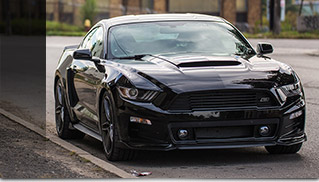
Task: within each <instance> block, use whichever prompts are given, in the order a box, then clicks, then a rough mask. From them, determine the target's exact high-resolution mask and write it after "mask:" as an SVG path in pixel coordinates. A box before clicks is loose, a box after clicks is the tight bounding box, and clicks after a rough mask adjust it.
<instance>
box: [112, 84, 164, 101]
mask: <svg viewBox="0 0 319 182" xmlns="http://www.w3.org/2000/svg"><path fill="white" fill-rule="evenodd" d="M117 90H118V91H119V93H120V95H121V96H122V97H124V98H126V99H131V100H138V101H144V102H149V101H152V100H153V99H154V98H155V97H156V95H157V93H158V92H156V91H152V90H142V89H137V88H133V87H132V88H128V87H123V86H117Z"/></svg>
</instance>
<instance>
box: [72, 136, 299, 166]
mask: <svg viewBox="0 0 319 182" xmlns="http://www.w3.org/2000/svg"><path fill="white" fill-rule="evenodd" d="M68 141H69V142H71V143H72V144H74V145H76V146H78V147H80V148H82V149H84V150H85V151H87V152H89V153H91V154H92V155H94V156H96V157H98V158H100V159H102V160H107V159H106V157H105V155H104V150H103V146H102V143H101V142H100V141H98V140H96V139H94V138H91V137H89V136H85V138H84V139H82V140H68ZM302 160H303V157H302V156H301V155H299V154H286V155H276V154H269V153H268V152H267V151H266V149H265V148H264V147H249V148H235V149H210V150H173V151H138V152H137V157H136V158H135V159H134V160H131V161H117V162H112V163H113V164H122V165H129V166H131V167H154V164H156V166H158V167H161V166H163V167H164V166H165V167H172V168H188V167H194V166H197V167H205V166H227V165H238V164H245V165H249V164H256V163H272V162H274V163H278V162H280V163H285V162H287V163H291V162H298V161H302Z"/></svg>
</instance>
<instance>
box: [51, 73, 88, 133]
mask: <svg viewBox="0 0 319 182" xmlns="http://www.w3.org/2000/svg"><path fill="white" fill-rule="evenodd" d="M54 98H55V126H56V131H57V134H58V136H59V137H60V138H62V139H82V138H83V137H84V136H85V134H84V133H82V132H80V131H78V130H73V129H70V128H69V126H70V124H71V119H70V115H69V112H68V109H67V106H66V104H65V95H64V90H63V87H62V84H61V81H60V79H59V80H58V81H57V83H56V86H55V97H54Z"/></svg>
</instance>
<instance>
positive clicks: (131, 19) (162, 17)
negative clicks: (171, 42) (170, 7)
mask: <svg viewBox="0 0 319 182" xmlns="http://www.w3.org/2000/svg"><path fill="white" fill-rule="evenodd" d="M174 20H177V21H182V20H193V21H196V20H201V21H216V22H225V20H224V19H223V18H221V17H217V16H210V15H203V14H195V13H185V14H177V13H167V14H142V15H125V16H118V17H114V18H109V19H104V20H101V21H100V22H99V23H102V24H104V25H105V26H106V27H110V26H113V25H120V24H126V23H140V22H154V21H174Z"/></svg>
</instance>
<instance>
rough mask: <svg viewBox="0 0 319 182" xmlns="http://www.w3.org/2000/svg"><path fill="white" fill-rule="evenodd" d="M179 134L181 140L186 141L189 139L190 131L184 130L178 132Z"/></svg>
mask: <svg viewBox="0 0 319 182" xmlns="http://www.w3.org/2000/svg"><path fill="white" fill-rule="evenodd" d="M177 134H178V137H179V138H180V139H186V138H187V137H188V131H187V130H184V129H182V130H178V133H177Z"/></svg>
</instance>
